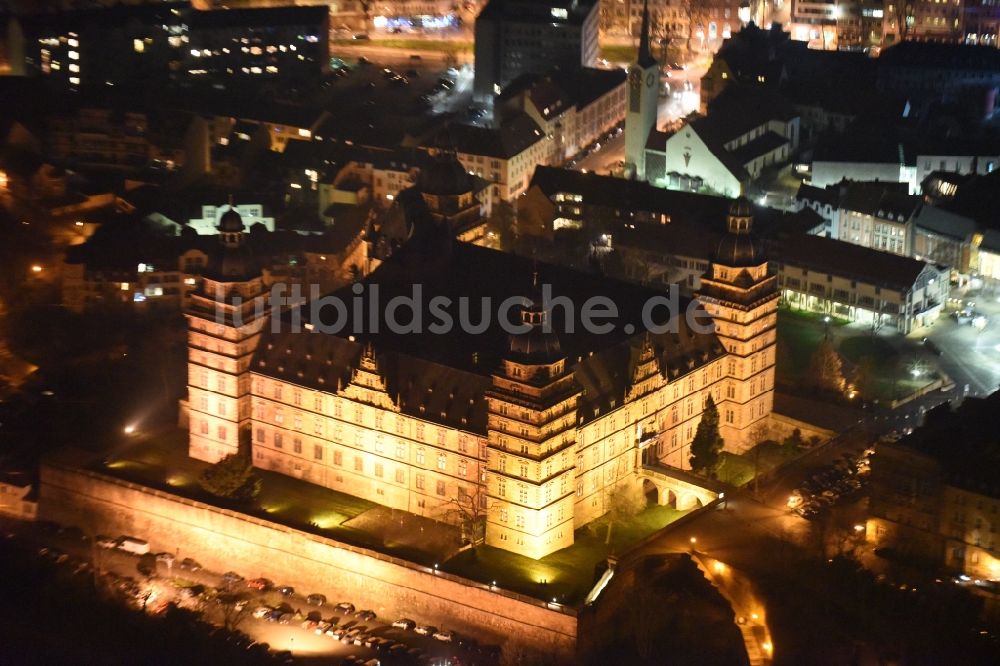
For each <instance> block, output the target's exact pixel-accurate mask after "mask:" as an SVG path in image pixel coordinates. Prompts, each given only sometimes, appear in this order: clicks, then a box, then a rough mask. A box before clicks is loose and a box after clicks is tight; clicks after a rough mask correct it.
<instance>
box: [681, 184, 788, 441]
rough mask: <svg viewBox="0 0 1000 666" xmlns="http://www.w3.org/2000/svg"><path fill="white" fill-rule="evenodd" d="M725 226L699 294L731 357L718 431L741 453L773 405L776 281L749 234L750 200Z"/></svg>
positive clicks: (731, 212)
mask: <svg viewBox="0 0 1000 666" xmlns="http://www.w3.org/2000/svg"><path fill="white" fill-rule="evenodd" d="M727 226H728V230H727V233H726V235H725V236H723V238H722V240H721V241H720V242H719V246H718V248H717V249H716V251H715V254H714V256H713V257H712V263H711V267H710V269H709V273H708V274H707V275H706V276H705V277H703V278H702V279H701V289H700V290H699V292H698V294H697V295H698V298H699V300H701V302H702V303H703V304H704V305H705V310H706V311H707V312H708V313H709V314H710V315H711V316H712V319H713V320H714V322H715V331H716V335H717V336H718V338H719V341H720V342H721V343H722V345H723V347H725V349H726V351H727V352H728V353H729V358H728V359H727V360H726V367H725V382H724V387H723V393H722V400H721V401H720V403H719V405H718V407H719V431H720V434H721V435H722V438H723V439H724V440H725V443H726V450H728V451H733V452H735V453H741V452H743V451H745V450H747V449H748V448H750V447H752V446H754V445H755V444H757V443H759V442H758V441H757V440H758V439H759V438H760V437H761V435H762V433H761V432H759V431H760V429H761V428H762V427H766V426H767V423H768V418H769V416H770V414H771V410H772V408H773V406H774V364H775V351H776V340H777V329H776V326H777V323H778V278H777V276H776V275H771V274H769V273H768V268H767V259H766V258H765V257H764V255H763V252H762V251H761V249H760V247H759V246H758V245H757V243H755V242H754V238H753V236H752V235H751V231H752V227H753V216H752V213H751V211H750V202H749V201H747V199H746V197H740V198H738V199H736V201H735V202H734V203H733V205H732V207H731V208H730V209H729V217H728V220H727Z"/></svg>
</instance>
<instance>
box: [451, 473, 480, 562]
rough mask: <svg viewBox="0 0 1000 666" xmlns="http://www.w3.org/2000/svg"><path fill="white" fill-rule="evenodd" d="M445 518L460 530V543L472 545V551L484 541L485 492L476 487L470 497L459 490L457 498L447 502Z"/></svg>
mask: <svg viewBox="0 0 1000 666" xmlns="http://www.w3.org/2000/svg"><path fill="white" fill-rule="evenodd" d="M447 504H448V508H447V509H446V510H445V513H444V515H445V518H446V520H447V521H448V522H450V523H453V524H456V525H458V526H459V528H460V529H461V530H462V542H463V543H470V544H472V547H473V549H475V547H476V546H478V545H480V544H481V543H482V542H483V541H484V540H485V539H486V512H487V511H488V510H489V508H488V506H487V503H486V490H485V488H483V487H482V486H476V489H475V491H474V492H473V493H472V494H471V495H470V494H468V493H466V492H463V490H462V489H459V494H458V497H454V498H452V499H450V500H448V502H447Z"/></svg>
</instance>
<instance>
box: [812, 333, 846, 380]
mask: <svg viewBox="0 0 1000 666" xmlns="http://www.w3.org/2000/svg"><path fill="white" fill-rule="evenodd" d="M808 377H809V381H810V383H811V384H812V385H813V386H814V387H816V388H818V389H820V390H823V391H833V392H836V393H840V392H841V391H843V390H844V370H843V363H842V362H841V360H840V354H838V353H837V350H835V349H834V348H833V343H832V342H830V338H823V340H822V341H821V342H820V343H819V347H817V348H816V351H815V352H813V355H812V359H810V361H809V375H808Z"/></svg>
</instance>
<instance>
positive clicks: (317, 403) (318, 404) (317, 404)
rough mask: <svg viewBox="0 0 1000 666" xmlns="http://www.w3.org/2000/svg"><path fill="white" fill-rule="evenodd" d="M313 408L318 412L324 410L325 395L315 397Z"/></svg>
mask: <svg viewBox="0 0 1000 666" xmlns="http://www.w3.org/2000/svg"><path fill="white" fill-rule="evenodd" d="M313 409H315V410H316V411H317V412H321V411H323V396H321V395H317V396H316V397H315V398H314V399H313Z"/></svg>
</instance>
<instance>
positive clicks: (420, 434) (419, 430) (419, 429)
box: [417, 423, 424, 440]
mask: <svg viewBox="0 0 1000 666" xmlns="http://www.w3.org/2000/svg"><path fill="white" fill-rule="evenodd" d="M423 438H424V424H423V423H418V424H417V439H420V440H423Z"/></svg>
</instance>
